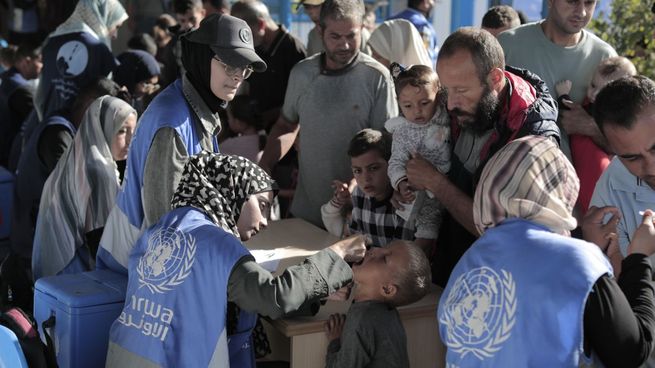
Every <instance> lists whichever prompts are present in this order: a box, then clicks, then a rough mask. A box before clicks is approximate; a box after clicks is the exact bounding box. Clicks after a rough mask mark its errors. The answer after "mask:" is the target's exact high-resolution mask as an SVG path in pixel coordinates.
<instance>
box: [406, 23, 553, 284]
mask: <svg viewBox="0 0 655 368" xmlns="http://www.w3.org/2000/svg"><path fill="white" fill-rule="evenodd" d="M437 73H438V74H439V78H440V80H441V86H442V93H441V96H442V97H443V99H444V102H445V103H446V104H447V108H448V111H449V113H450V115H451V131H452V138H451V143H452V149H453V152H452V155H451V157H452V164H451V169H450V172H448V173H447V174H443V173H440V172H439V171H437V170H436V169H435V168H434V167H433V166H432V165H431V164H430V163H429V162H427V161H426V160H424V159H423V158H421V157H420V156H418V155H416V157H415V158H414V159H412V160H410V161H409V162H408V164H407V177H408V179H409V183H410V184H411V185H412V187H414V188H415V189H418V190H424V189H426V190H429V191H430V192H432V193H434V195H435V196H436V199H437V200H439V202H441V203H442V204H443V205H444V206H445V208H446V211H444V219H443V223H442V224H441V230H440V231H439V239H438V240H437V248H436V252H435V254H434V257H433V260H432V273H433V280H432V281H433V282H434V283H436V284H437V285H440V286H445V285H446V283H447V281H448V277H449V276H450V273H451V271H452V269H453V267H454V266H455V264H456V263H457V261H458V260H459V258H460V257H461V256H462V254H464V252H465V251H466V250H467V249H468V248H469V246H470V245H471V244H472V243H473V241H474V240H475V239H476V238H477V236H478V235H479V234H478V232H477V231H476V228H475V225H474V224H473V193H475V188H476V186H477V178H478V177H479V174H480V173H481V172H482V169H483V168H484V164H485V163H486V161H487V160H488V159H489V158H490V157H491V156H492V155H493V154H494V153H496V152H497V151H498V150H499V149H500V148H502V147H503V146H504V145H505V144H507V143H508V142H510V141H512V140H514V139H516V138H520V137H523V136H526V135H540V136H545V137H550V138H552V139H554V140H555V141H556V142H558V143H559V129H558V128H557V124H556V121H557V104H556V102H555V101H554V100H553V98H552V97H551V96H550V95H549V93H548V90H547V88H546V86H545V84H544V82H543V81H542V80H540V79H539V77H537V76H536V75H535V74H532V73H530V72H529V71H527V70H522V69H517V68H513V67H510V66H507V67H506V66H505V56H504V54H503V49H502V48H501V46H500V44H499V43H498V41H497V40H496V38H495V37H494V36H493V35H492V34H491V33H489V32H487V31H485V30H481V29H475V28H461V29H459V30H458V31H456V32H455V33H453V34H451V35H450V36H449V37H448V38H447V39H446V41H445V42H444V44H443V46H442V48H441V51H440V52H439V57H438V59H437Z"/></svg>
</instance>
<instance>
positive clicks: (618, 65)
mask: <svg viewBox="0 0 655 368" xmlns="http://www.w3.org/2000/svg"><path fill="white" fill-rule="evenodd" d="M596 72H597V73H598V74H599V75H601V76H602V77H604V78H610V77H612V76H614V75H617V74H621V75H623V76H634V75H637V68H635V65H634V64H633V63H632V61H630V59H628V58H625V57H623V56H614V57H610V58H607V59H603V60H601V62H600V63H598V67H597V68H596ZM613 79H616V78H613Z"/></svg>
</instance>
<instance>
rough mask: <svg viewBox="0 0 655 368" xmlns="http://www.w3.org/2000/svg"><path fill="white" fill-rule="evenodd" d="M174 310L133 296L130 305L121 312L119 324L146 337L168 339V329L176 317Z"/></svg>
mask: <svg viewBox="0 0 655 368" xmlns="http://www.w3.org/2000/svg"><path fill="white" fill-rule="evenodd" d="M174 315H175V314H174V313H173V310H172V309H170V308H166V307H163V306H162V305H161V304H158V303H155V302H153V301H152V300H148V299H146V298H137V297H136V296H135V295H132V299H131V301H130V304H128V305H127V306H126V308H125V309H124V310H123V312H121V315H120V316H119V317H118V323H120V324H122V325H125V326H127V327H134V328H136V329H137V330H139V331H141V333H142V334H144V335H146V336H152V337H154V338H158V339H160V340H161V341H164V340H165V339H166V335H168V329H169V327H170V324H171V321H172V320H173V317H174Z"/></svg>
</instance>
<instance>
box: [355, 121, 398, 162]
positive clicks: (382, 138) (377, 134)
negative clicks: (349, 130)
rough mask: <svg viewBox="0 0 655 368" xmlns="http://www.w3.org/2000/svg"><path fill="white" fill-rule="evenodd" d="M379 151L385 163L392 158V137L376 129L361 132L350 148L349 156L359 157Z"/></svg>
mask: <svg viewBox="0 0 655 368" xmlns="http://www.w3.org/2000/svg"><path fill="white" fill-rule="evenodd" d="M371 150H375V151H378V153H379V154H380V156H382V157H383V158H384V160H385V161H389V159H390V158H391V135H390V134H389V133H387V132H381V131H379V130H375V129H369V128H367V129H363V130H360V131H359V132H358V133H357V134H355V136H354V137H353V139H351V140H350V145H349V146H348V156H350V157H357V156H361V155H363V154H365V153H366V152H368V151H371Z"/></svg>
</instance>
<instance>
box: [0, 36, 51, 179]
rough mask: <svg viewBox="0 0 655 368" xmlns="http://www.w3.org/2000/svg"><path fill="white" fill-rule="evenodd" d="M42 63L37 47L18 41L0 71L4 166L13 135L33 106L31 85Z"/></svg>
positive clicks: (0, 140) (0, 149)
mask: <svg viewBox="0 0 655 368" xmlns="http://www.w3.org/2000/svg"><path fill="white" fill-rule="evenodd" d="M42 68H43V62H42V60H41V48H40V47H37V46H34V45H31V44H22V45H20V46H19V47H18V50H16V58H15V60H14V66H13V67H11V68H10V69H9V70H7V71H5V72H4V73H2V74H0V105H1V106H0V110H2V111H6V112H7V113H8V116H7V115H4V116H3V119H1V120H0V165H2V166H5V167H7V163H8V158H9V150H10V148H11V146H12V142H13V140H14V137H16V135H17V134H18V131H19V130H20V127H21V125H22V123H23V121H24V120H25V118H27V115H28V114H29V113H30V111H32V109H33V108H34V102H33V97H34V84H32V83H30V81H32V80H34V79H36V78H38V77H39V73H41V69H42Z"/></svg>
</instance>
